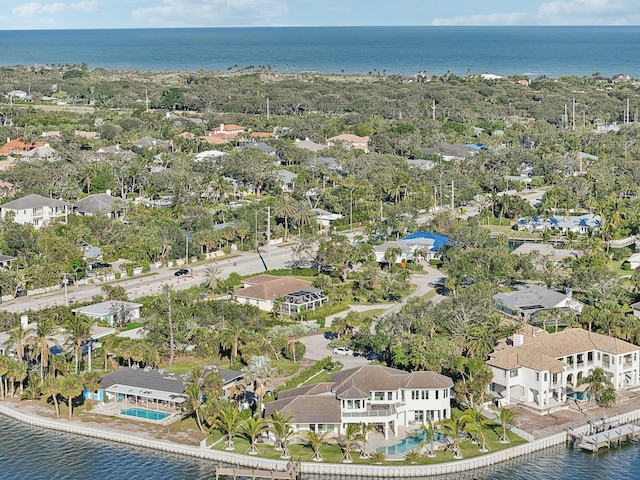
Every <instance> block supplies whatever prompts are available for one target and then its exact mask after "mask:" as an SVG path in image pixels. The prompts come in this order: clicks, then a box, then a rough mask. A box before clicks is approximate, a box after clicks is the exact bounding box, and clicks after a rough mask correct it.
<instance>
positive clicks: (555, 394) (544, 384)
mask: <svg viewBox="0 0 640 480" xmlns="http://www.w3.org/2000/svg"><path fill="white" fill-rule="evenodd" d="M639 356H640V347H638V346H636V345H633V344H631V343H629V342H625V341H623V340H620V339H617V338H613V337H609V336H607V335H601V334H599V333H593V332H588V331H587V330H584V329H582V328H567V329H565V330H563V331H561V332H557V333H551V334H549V333H547V332H546V331H544V330H542V329H538V328H535V327H529V328H528V329H527V330H526V331H525V330H524V329H523V330H521V331H519V332H518V333H516V334H515V335H514V336H513V337H512V338H511V339H508V340H507V341H506V342H503V343H501V344H500V345H498V346H497V347H496V349H495V350H494V352H493V353H492V354H491V355H490V358H489V360H487V362H486V363H487V365H488V366H489V367H490V368H491V372H492V375H493V378H492V380H491V384H490V386H489V391H490V393H491V394H492V395H493V396H494V397H495V399H496V400H497V403H500V404H502V405H510V404H511V405H522V406H525V407H527V408H530V409H533V410H535V411H537V412H538V413H542V414H546V413H550V412H552V411H554V410H556V409H559V408H564V407H566V406H567V402H568V401H571V400H583V399H585V398H586V393H585V392H584V387H582V388H581V387H580V386H578V382H579V380H580V379H581V378H584V377H586V376H588V375H589V374H590V372H591V371H592V370H593V369H594V368H602V369H603V370H604V372H605V373H606V375H607V377H608V378H609V380H611V383H612V384H613V387H614V388H615V389H622V388H630V387H634V386H637V385H638V384H639V383H640V381H639V377H638V375H639V371H640V359H639Z"/></svg>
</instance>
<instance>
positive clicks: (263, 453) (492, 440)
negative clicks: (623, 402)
mask: <svg viewBox="0 0 640 480" xmlns="http://www.w3.org/2000/svg"><path fill="white" fill-rule="evenodd" d="M485 433H486V436H487V447H488V448H489V452H487V453H492V452H496V451H499V450H504V449H506V448H511V447H515V446H517V445H522V444H523V443H526V441H525V440H524V439H522V438H520V437H518V436H517V435H515V434H514V433H512V432H508V436H509V439H510V440H511V443H508V444H501V443H499V442H498V439H499V438H500V435H501V434H502V429H501V427H500V425H497V424H493V425H492V426H490V427H489V428H488V429H487V430H486V431H485ZM222 437H223V436H222V434H221V433H220V432H219V431H213V432H212V433H211V435H210V437H209V440H208V442H207V443H208V444H209V445H211V444H213V443H215V442H218V443H216V445H215V446H214V447H213V448H214V449H216V450H224V448H225V441H224V439H222ZM221 439H222V441H219V440H221ZM400 440H401V439H400V438H399V439H398V442H400ZM234 444H235V452H236V453H242V454H244V453H246V452H248V451H249V441H248V440H247V439H246V438H243V437H240V436H236V437H235V439H234ZM460 448H461V450H462V455H463V457H464V458H474V457H479V456H481V455H486V454H487V453H483V452H480V451H479V450H478V446H477V445H474V444H473V443H471V441H469V440H466V441H464V442H462V443H461V444H460ZM258 449H259V451H260V454H259V455H258V456H259V457H261V458H269V459H280V455H281V453H282V452H280V451H277V450H275V449H274V447H273V445H268V444H260V445H258ZM289 451H290V453H291V456H292V458H294V459H295V460H298V459H300V461H302V462H309V461H312V458H313V450H312V449H311V447H310V446H307V445H302V444H298V443H296V444H292V445H290V446H289ZM320 451H321V453H322V456H323V458H324V462H325V463H340V461H341V460H342V455H343V451H342V449H341V448H340V446H338V445H336V444H328V445H324V446H322V447H321V448H320ZM367 452H369V453H371V449H370V448H369V447H368V446H367ZM351 457H352V459H353V463H359V464H373V462H372V461H371V460H370V459H367V458H365V459H361V458H360V454H359V453H357V452H352V453H351ZM450 461H453V458H452V457H451V453H450V452H449V451H448V450H438V451H436V456H435V457H434V458H429V457H427V456H426V455H425V456H423V457H421V458H420V459H419V460H418V462H417V464H418V465H429V464H435V463H444V462H450ZM387 464H388V463H387ZM393 465H409V462H408V461H407V460H393Z"/></svg>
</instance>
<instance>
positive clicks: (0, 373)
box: [0, 356, 10, 400]
mask: <svg viewBox="0 0 640 480" xmlns="http://www.w3.org/2000/svg"><path fill="white" fill-rule="evenodd" d="M9 361H10V358H9V357H5V356H0V398H2V400H4V398H5V395H6V391H7V389H6V388H5V384H4V382H3V381H2V379H3V378H4V379H5V380H6V378H7V373H8V372H9Z"/></svg>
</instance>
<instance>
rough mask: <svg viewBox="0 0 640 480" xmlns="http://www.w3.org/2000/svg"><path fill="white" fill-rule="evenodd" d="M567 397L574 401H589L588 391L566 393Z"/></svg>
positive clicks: (589, 394)
mask: <svg viewBox="0 0 640 480" xmlns="http://www.w3.org/2000/svg"><path fill="white" fill-rule="evenodd" d="M567 397H568V398H572V399H574V400H589V399H590V398H591V393H590V392H589V391H588V390H585V391H584V392H571V393H567Z"/></svg>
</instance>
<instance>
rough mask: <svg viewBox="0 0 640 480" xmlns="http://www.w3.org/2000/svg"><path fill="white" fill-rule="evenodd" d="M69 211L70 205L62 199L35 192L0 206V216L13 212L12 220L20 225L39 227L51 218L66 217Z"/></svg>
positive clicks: (4, 216) (3, 216) (3, 217)
mask: <svg viewBox="0 0 640 480" xmlns="http://www.w3.org/2000/svg"><path fill="white" fill-rule="evenodd" d="M70 211H71V208H70V205H69V204H68V203H67V202H63V201H62V200H56V199H55V198H47V197H43V196H42V195H37V194H35V193H33V194H31V195H26V196H24V197H21V198H17V199H15V200H12V201H11V202H7V203H5V204H4V205H2V206H0V216H1V217H2V219H5V218H6V216H7V214H10V212H12V213H13V215H14V217H13V221H14V222H16V223H20V224H22V225H27V224H28V225H33V226H34V228H41V227H43V226H45V225H47V224H48V223H49V222H50V221H51V219H53V218H59V217H63V218H64V217H66V216H67V215H69V212H70Z"/></svg>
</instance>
